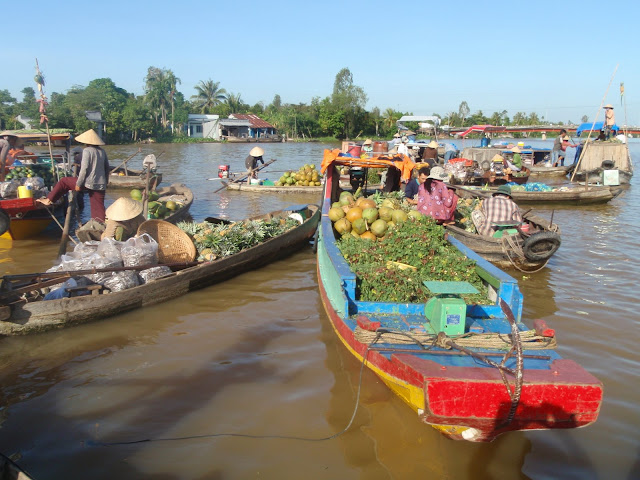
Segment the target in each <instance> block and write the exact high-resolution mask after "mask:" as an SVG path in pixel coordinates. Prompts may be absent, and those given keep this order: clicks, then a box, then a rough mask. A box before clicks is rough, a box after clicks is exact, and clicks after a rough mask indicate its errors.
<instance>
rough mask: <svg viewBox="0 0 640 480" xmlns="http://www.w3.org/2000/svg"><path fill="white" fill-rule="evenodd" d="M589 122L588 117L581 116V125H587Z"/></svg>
mask: <svg viewBox="0 0 640 480" xmlns="http://www.w3.org/2000/svg"><path fill="white" fill-rule="evenodd" d="M588 121H589V117H588V116H587V115H583V116H582V123H587V122H588Z"/></svg>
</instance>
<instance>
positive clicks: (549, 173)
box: [529, 164, 573, 178]
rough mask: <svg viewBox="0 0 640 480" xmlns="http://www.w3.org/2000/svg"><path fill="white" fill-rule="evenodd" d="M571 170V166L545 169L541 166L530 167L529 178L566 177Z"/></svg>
mask: <svg viewBox="0 0 640 480" xmlns="http://www.w3.org/2000/svg"><path fill="white" fill-rule="evenodd" d="M572 169H573V165H568V166H563V167H545V166H543V165H541V164H537V165H534V166H533V167H530V168H529V170H530V171H531V173H530V174H529V177H536V178H538V177H558V178H561V177H566V176H567V174H568V173H569V171H570V170H572Z"/></svg>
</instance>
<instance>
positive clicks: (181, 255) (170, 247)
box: [138, 220, 196, 263]
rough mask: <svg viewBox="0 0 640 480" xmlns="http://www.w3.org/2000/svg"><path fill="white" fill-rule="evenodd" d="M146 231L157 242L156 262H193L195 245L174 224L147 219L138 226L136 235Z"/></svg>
mask: <svg viewBox="0 0 640 480" xmlns="http://www.w3.org/2000/svg"><path fill="white" fill-rule="evenodd" d="M143 233H148V234H149V235H151V237H152V238H153V239H154V240H155V241H156V242H158V262H160V263H178V262H193V260H195V258H196V247H195V245H194V244H193V242H192V241H191V238H189V235H187V234H186V233H184V232H183V231H182V230H180V229H179V228H178V227H176V226H175V225H173V224H171V223H169V222H165V221H164V220H147V221H145V222H142V224H141V225H140V226H139V227H138V235H142V234H143Z"/></svg>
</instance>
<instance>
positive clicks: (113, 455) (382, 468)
mask: <svg viewBox="0 0 640 480" xmlns="http://www.w3.org/2000/svg"><path fill="white" fill-rule="evenodd" d="M548 143H549V142H548ZM324 147H325V145H321V144H302V145H292V144H284V145H283V144H274V145H266V146H265V150H266V155H265V157H266V158H278V159H279V160H278V162H276V163H275V164H274V165H273V166H272V167H270V169H271V170H284V169H285V168H297V167H298V166H299V165H301V164H303V163H316V164H319V163H320V158H321V153H322V149H323V148H324ZM133 151H134V149H133V148H131V147H110V148H109V154H110V158H111V159H112V163H114V162H115V159H117V158H126V156H128V155H129V154H130V153H132V152H133ZM162 151H164V153H163V154H162V156H161V157H160V158H159V163H160V168H161V169H162V171H163V173H164V175H165V181H164V182H163V184H165V185H167V184H169V183H170V182H175V181H180V182H184V183H186V184H187V185H189V186H190V187H192V188H193V189H194V191H195V192H196V196H197V199H196V202H195V203H194V205H193V207H192V213H193V215H194V217H195V218H196V219H198V220H199V219H202V218H204V217H205V216H208V215H216V216H228V217H230V218H242V217H245V216H247V215H250V214H257V213H262V212H266V211H270V210H275V209H278V208H282V207H284V206H286V205H289V204H291V203H306V202H317V201H318V200H319V199H317V198H313V197H311V198H309V197H308V196H305V195H291V196H286V197H277V196H269V197H267V196H266V195H262V196H261V195H255V194H250V193H244V192H242V193H241V192H226V191H223V192H220V193H219V194H218V193H213V190H215V189H216V188H217V186H218V184H219V182H218V181H215V180H207V178H212V177H216V176H217V168H218V165H219V164H230V165H231V166H232V167H231V170H232V171H240V170H242V168H243V167H242V165H243V162H244V158H245V156H246V155H247V151H248V147H247V146H246V145H154V146H150V147H148V148H146V149H144V152H143V153H151V152H155V153H156V154H159V153H160V152H162ZM632 152H633V155H634V158H635V159H636V161H637V159H638V158H640V156H639V155H638V154H639V153H640V145H639V144H633V145H632ZM141 158H142V155H140V156H139V157H138V158H137V159H134V160H138V162H139V161H140V160H141ZM138 164H139V163H138ZM134 166H135V162H134ZM278 175H279V174H273V175H272V177H273V178H275V177H276V176H278ZM267 176H269V175H267ZM634 180H636V179H634ZM636 183H637V182H636ZM639 205H640V188H637V185H632V186H631V188H630V189H629V190H628V191H627V192H625V193H624V194H623V196H621V197H619V198H618V199H616V200H614V201H613V202H611V203H610V204H607V205H603V206H593V207H582V208H557V209H555V211H554V212H553V215H554V221H556V222H557V223H559V224H560V225H561V227H562V231H563V244H562V247H561V248H560V250H559V251H558V253H557V254H556V255H555V256H554V258H553V259H552V261H551V262H550V263H549V265H548V268H547V269H545V270H543V271H541V272H539V273H536V274H533V275H530V276H528V277H525V276H522V274H519V273H518V272H510V273H512V274H513V275H514V276H516V278H518V279H519V282H520V287H521V289H522V291H523V293H524V296H525V314H524V318H525V321H528V322H529V323H530V321H531V320H533V319H534V318H544V319H546V320H547V322H548V323H550V324H551V326H552V327H553V328H555V329H556V331H557V334H558V338H559V341H560V352H561V353H562V354H563V355H564V356H566V357H568V358H571V359H574V360H576V361H578V362H579V363H580V364H582V365H583V366H584V367H586V368H587V369H588V370H589V371H591V372H592V373H593V374H595V375H596V376H597V377H598V378H600V379H601V380H602V381H603V382H604V384H605V397H604V404H603V407H602V410H601V413H600V418H599V420H598V421H597V422H596V423H595V424H594V425H592V426H590V427H587V428H584V429H580V430H574V431H566V432H532V433H526V434H523V433H513V434H507V435H506V436H502V437H500V438H499V439H498V440H496V441H495V442H493V443H491V444H469V443H462V442H454V441H452V440H448V439H445V438H444V437H442V436H441V435H440V434H439V433H437V432H436V431H435V430H433V429H431V428H430V427H428V426H426V425H424V424H421V423H420V422H419V421H418V419H417V418H416V417H415V415H414V414H413V412H412V411H411V410H410V409H409V408H407V407H406V406H405V405H404V404H403V403H402V402H401V401H400V400H399V399H397V398H396V397H395V396H393V394H391V393H390V392H389V390H388V389H387V388H386V387H385V386H384V385H383V384H381V382H379V381H378V380H377V378H376V377H375V376H374V375H373V374H371V373H369V372H368V371H366V372H365V374H364V377H363V381H362V393H361V399H360V409H359V410H358V413H357V415H356V418H355V420H354V423H353V426H352V427H351V429H350V430H349V431H347V433H345V434H343V435H341V436H339V437H338V438H335V439H333V440H327V441H319V442H307V441H301V440H289V439H273V438H271V439H267V438H257V439H256V438H246V437H228V436H227V437H204V438H192V439H187V440H160V439H169V438H178V437H189V436H199V435H214V434H220V433H235V434H244V435H286V436H298V437H305V438H323V437H328V436H331V435H333V434H336V433H338V432H340V431H342V430H343V428H344V427H345V426H346V425H347V424H348V422H349V419H350V417H351V414H352V412H353V407H354V402H355V398H356V394H357V390H358V381H359V371H360V364H359V363H358V362H357V361H356V360H355V359H354V358H352V357H351V355H350V354H349V353H348V352H347V351H346V350H345V349H344V347H343V346H342V345H341V344H340V343H339V342H338V340H337V338H336V337H335V334H334V333H333V331H332V330H331V328H330V326H329V324H328V320H327V319H326V317H325V314H324V310H323V308H322V305H321V302H320V299H319V295H318V291H317V280H316V273H315V258H314V256H313V253H312V251H311V249H310V248H309V249H306V250H303V251H301V252H299V253H296V254H295V255H293V256H292V257H291V258H289V259H288V260H285V261H280V262H278V263H274V264H272V265H269V266H267V267H265V268H262V269H259V270H256V271H254V272H250V273H246V274H243V275H241V276H239V277H237V278H235V279H233V280H230V281H228V282H225V283H223V284H220V285H216V286H213V287H210V288H207V289H205V290H201V291H198V292H194V293H190V294H188V295H186V296H184V297H182V298H179V299H176V300H174V301H172V302H169V303H166V304H160V305H156V306H154V307H151V308H146V309H144V310H139V311H137V312H131V313H128V314H124V315H120V316H118V317H114V318H111V319H108V320H104V321H99V322H95V323H90V324H86V325H83V326H79V327H74V328H69V329H66V330H61V331H56V332H51V333H46V334H42V335H36V336H30V337H16V338H1V339H0V382H1V383H0V384H1V388H0V451H2V452H3V453H5V454H13V453H18V454H20V455H21V459H20V460H19V461H18V462H19V463H20V464H21V465H22V466H24V467H25V468H26V469H27V470H28V471H29V472H31V473H32V474H33V475H34V476H35V477H36V478H38V479H45V478H96V479H100V478H105V479H107V478H108V479H111V478H119V479H125V478H126V479H128V478H155V479H178V478H185V479H191V478H207V479H222V478H301V477H306V478H314V479H315V478H327V479H329V478H330V479H334V478H341V479H342V478H354V479H355V478H358V479H366V480H369V479H391V478H394V479H404V478H409V477H411V478H414V477H419V478H451V479H467V478H468V479H477V478H536V479H537V478H581V479H585V478H586V479H596V478H597V479H611V478H616V479H618V478H622V479H631V478H637V472H638V471H639V470H640V442H639V441H638V440H639V436H640V434H639V433H638V432H639V427H640V420H639V419H640V407H638V404H637V401H638V397H639V395H638V394H639V392H640V388H639V387H638V382H637V372H638V369H639V367H640V362H639V360H638V354H637V352H638V347H637V344H636V336H637V335H636V330H637V328H638V315H637V313H636V311H635V308H636V305H637V302H636V292H637V286H636V282H637V278H638V277H639V276H640V264H639V261H638V240H637V239H638V238H640V221H639V220H638V218H639V217H640V207H639ZM540 213H542V214H545V215H547V216H549V215H551V213H552V212H551V210H545V209H543V210H540ZM56 252H57V240H56V238H55V237H54V236H51V237H49V238H46V239H44V240H39V241H29V242H20V243H18V242H15V243H14V244H13V245H11V244H7V243H2V244H0V272H3V273H7V272H11V273H21V272H29V271H42V270H44V269H46V268H48V267H49V266H51V264H52V262H53V259H54V257H55V254H56ZM143 439H151V440H157V441H151V442H144V443H137V444H131V445H115V446H100V445H98V443H99V442H126V441H133V440H143Z"/></svg>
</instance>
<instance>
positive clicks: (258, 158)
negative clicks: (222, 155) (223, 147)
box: [244, 147, 264, 179]
mask: <svg viewBox="0 0 640 480" xmlns="http://www.w3.org/2000/svg"><path fill="white" fill-rule="evenodd" d="M262 155H264V150H263V149H261V148H260V147H253V148H252V149H251V151H250V152H249V156H248V157H247V158H246V160H245V161H244V166H245V167H247V171H248V173H249V178H250V179H251V178H255V177H256V176H257V175H256V173H255V172H254V170H255V169H256V168H257V166H258V162H262V164H263V165H264V160H263V159H262Z"/></svg>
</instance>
